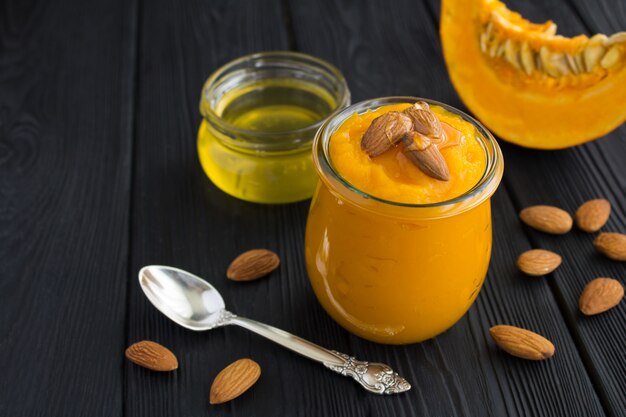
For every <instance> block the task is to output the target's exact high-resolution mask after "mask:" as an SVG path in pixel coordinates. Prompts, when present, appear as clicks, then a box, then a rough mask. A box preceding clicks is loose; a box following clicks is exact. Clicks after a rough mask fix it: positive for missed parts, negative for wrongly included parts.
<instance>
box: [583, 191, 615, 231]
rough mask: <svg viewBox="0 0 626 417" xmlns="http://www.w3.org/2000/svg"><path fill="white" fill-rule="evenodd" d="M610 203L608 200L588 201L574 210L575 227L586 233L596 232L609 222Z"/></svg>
mask: <svg viewBox="0 0 626 417" xmlns="http://www.w3.org/2000/svg"><path fill="white" fill-rule="evenodd" d="M610 215H611V203H609V201H608V200H604V199H597V200H589V201H587V202H585V203H584V204H583V205H581V206H580V207H579V208H578V210H576V215H575V216H574V217H575V219H576V225H577V226H578V228H579V229H580V230H583V231H585V232H588V233H593V232H597V231H598V230H600V229H601V228H602V226H604V225H605V224H606V222H607V220H609V216H610Z"/></svg>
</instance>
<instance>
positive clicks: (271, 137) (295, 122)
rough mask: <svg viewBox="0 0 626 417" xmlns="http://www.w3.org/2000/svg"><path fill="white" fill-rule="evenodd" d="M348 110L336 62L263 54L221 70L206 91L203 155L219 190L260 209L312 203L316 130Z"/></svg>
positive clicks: (289, 54)
mask: <svg viewBox="0 0 626 417" xmlns="http://www.w3.org/2000/svg"><path fill="white" fill-rule="evenodd" d="M349 104H350V91H349V90H348V86H347V84H346V81H345V79H344V77H343V75H342V74H341V72H339V70H338V69H336V68H335V67H334V66H332V65H331V64H329V63H327V62H325V61H323V60H321V59H318V58H315V57H312V56H309V55H305V54H301V53H295V52H280V51H277V52H264V53H258V54H253V55H248V56H244V57H241V58H239V59H236V60H234V61H232V62H230V63H228V64H226V65H225V66H223V67H222V68H220V69H218V70H217V71H216V72H215V73H213V75H211V77H210V78H209V79H208V80H207V81H206V83H205V85H204V87H203V89H202V97H201V100H200V112H201V113H202V116H203V121H202V124H201V126H200V130H199V132H198V155H199V158H200V162H201V164H202V167H203V169H204V171H205V173H206V174H207V176H208V177H209V178H210V179H211V181H213V183H214V184H215V185H216V186H217V187H219V188H220V189H221V190H222V191H224V192H226V193H228V194H230V195H232V196H234V197H237V198H240V199H242V200H247V201H252V202H256V203H289V202H294V201H300V200H304V199H307V198H310V197H311V195H312V194H313V190H314V189H315V184H316V183H317V175H316V173H315V168H314V166H313V161H312V159H311V144H312V142H313V137H314V136H315V132H316V131H317V130H318V129H319V127H320V126H321V125H322V123H323V122H324V121H325V120H326V119H327V117H328V116H329V115H330V114H332V113H333V112H334V111H336V110H339V109H342V108H344V107H346V106H348V105H349Z"/></svg>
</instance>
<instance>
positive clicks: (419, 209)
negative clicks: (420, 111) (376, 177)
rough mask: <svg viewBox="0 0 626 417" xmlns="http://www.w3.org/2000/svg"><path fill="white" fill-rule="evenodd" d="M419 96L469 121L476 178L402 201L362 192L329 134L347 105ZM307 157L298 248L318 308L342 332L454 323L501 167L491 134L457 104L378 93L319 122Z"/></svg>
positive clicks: (487, 225) (387, 333) (483, 244)
mask: <svg viewBox="0 0 626 417" xmlns="http://www.w3.org/2000/svg"><path fill="white" fill-rule="evenodd" d="M416 101H426V102H427V103H429V104H432V105H438V106H441V107H443V108H444V109H446V110H448V111H450V112H452V113H454V114H456V115H458V116H460V117H461V118H462V119H463V120H465V121H467V122H469V123H471V124H472V125H473V126H474V127H475V129H476V138H477V140H479V141H480V143H481V146H482V148H483V150H484V152H485V160H486V168H485V171H484V173H483V175H482V178H481V179H480V181H479V182H478V183H477V184H476V185H475V186H473V187H472V188H471V189H469V190H467V191H466V192H465V193H464V194H463V195H460V196H458V197H455V198H452V199H451V200H448V201H443V202H440V203H434V204H423V205H420V204H403V203H398V202H392V201H386V200H382V199H379V198H377V197H374V196H372V195H368V194H367V193H365V192H363V191H361V190H359V189H357V188H355V187H354V186H352V185H351V184H350V183H348V182H347V181H346V180H345V179H343V178H342V177H341V175H340V174H339V173H338V172H337V171H336V170H335V169H334V167H333V164H332V161H331V160H330V153H329V143H330V138H331V135H332V134H333V132H334V131H335V130H336V129H337V128H338V127H339V126H341V125H342V124H343V122H344V121H345V120H346V119H347V118H348V117H350V116H351V115H353V114H354V113H358V114H362V113H363V112H366V111H367V110H370V109H376V108H378V107H381V106H385V105H389V104H398V103H414V102H416ZM313 160H314V163H315V167H316V169H317V173H318V174H319V177H320V179H321V181H320V182H319V185H318V187H317V189H316V191H315V194H314V196H313V200H312V202H311V208H310V211H309V216H308V221H307V228H306V238H305V256H306V265H307V271H308V274H309V278H310V281H311V285H312V287H313V290H314V291H315V294H316V296H317V298H318V300H319V302H320V303H321V304H322V306H323V307H324V309H325V310H326V311H327V312H328V313H329V314H330V316H331V317H333V319H335V321H337V322H338V323H339V324H340V325H342V326H343V327H345V328H346V329H347V330H349V331H350V332H352V333H354V334H355V335H357V336H361V337H363V338H365V339H368V340H371V341H374V342H379V343H390V344H404V343H414V342H420V341H423V340H426V339H429V338H432V337H434V336H436V335H438V334H439V333H441V332H443V331H445V330H446V329H448V328H449V327H451V326H452V325H453V324H454V323H456V322H457V321H458V320H459V319H460V318H461V317H462V316H463V315H464V314H465V312H466V311H467V310H468V309H469V308H470V306H471V305H472V303H473V302H474V300H475V299H476V296H477V295H478V292H479V291H480V289H481V287H482V284H483V281H484V279H485V275H486V273H487V268H488V265H489V260H490V256H491V244H492V242H491V239H492V236H491V204H490V197H491V196H492V195H493V193H494V192H495V190H496V188H497V187H498V185H499V183H500V180H501V179H502V174H503V160H502V153H501V151H500V148H499V146H498V144H497V143H496V141H495V139H494V138H493V136H492V135H491V134H490V133H489V132H488V131H487V129H485V128H484V127H483V126H482V125H481V124H480V123H478V122H477V121H476V120H474V119H473V118H471V117H470V116H468V115H466V114H465V113H463V112H461V111H459V110H457V109H454V108H452V107H450V106H447V105H445V104H442V103H438V102H435V101H432V100H425V99H422V98H416V97H386V98H380V99H374V100H369V101H365V102H361V103H358V104H355V105H353V106H350V107H349V108H347V109H345V110H343V111H341V112H340V113H338V114H335V115H334V116H333V117H332V118H330V119H329V120H328V121H326V123H324V125H323V126H322V127H321V128H320V130H319V132H318V133H317V136H316V138H315V142H314V144H313Z"/></svg>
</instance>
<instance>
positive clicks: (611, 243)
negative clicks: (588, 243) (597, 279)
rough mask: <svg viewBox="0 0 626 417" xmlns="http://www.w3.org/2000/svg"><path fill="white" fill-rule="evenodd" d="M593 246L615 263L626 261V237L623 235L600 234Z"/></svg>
mask: <svg viewBox="0 0 626 417" xmlns="http://www.w3.org/2000/svg"><path fill="white" fill-rule="evenodd" d="M593 246H595V247H596V249H597V250H598V251H600V252H601V253H602V254H604V255H605V256H606V257H607V258H610V259H613V260H614V261H626V235H623V234H621V233H600V235H599V236H598V237H597V238H596V240H594V241H593Z"/></svg>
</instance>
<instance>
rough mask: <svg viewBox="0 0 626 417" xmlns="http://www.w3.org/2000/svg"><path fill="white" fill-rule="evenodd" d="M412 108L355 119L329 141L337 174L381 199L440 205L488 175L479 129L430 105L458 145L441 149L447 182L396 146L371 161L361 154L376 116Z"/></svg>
mask: <svg viewBox="0 0 626 417" xmlns="http://www.w3.org/2000/svg"><path fill="white" fill-rule="evenodd" d="M409 106H410V104H394V105H389V106H384V107H381V108H378V109H377V110H375V111H369V112H367V113H364V114H360V115H359V114H354V115H353V116H351V117H350V118H348V119H347V120H346V121H345V122H344V123H343V124H342V125H341V127H339V129H337V131H336V132H335V133H333V135H332V136H331V139H330V159H331V163H332V164H333V165H334V167H335V169H336V170H337V171H338V172H339V174H340V175H341V176H343V178H344V179H346V180H347V181H348V182H349V183H350V184H352V185H353V186H354V187H355V188H358V189H359V190H361V191H364V192H366V193H368V194H370V195H373V196H375V197H378V198H381V199H383V200H389V201H396V202H402V203H411V204H427V203H437V202H441V201H445V200H450V199H452V198H454V197H457V196H459V195H461V194H463V193H465V192H466V191H467V190H469V189H471V188H472V187H473V186H474V185H476V184H477V183H478V181H479V180H480V178H481V177H482V175H483V172H484V171H485V165H486V161H485V152H484V150H483V148H482V146H481V145H480V143H479V142H478V141H477V140H476V137H475V136H476V129H475V128H474V126H473V125H471V124H470V123H468V122H466V121H464V120H462V119H461V118H460V117H459V116H457V115H455V114H452V113H450V112H448V111H446V110H444V109H443V108H441V107H438V106H431V109H432V110H433V112H434V113H435V114H436V115H437V117H439V120H441V122H442V126H443V127H444V131H445V132H446V137H448V138H449V140H450V141H452V142H455V143H445V144H444V145H443V146H441V145H440V149H441V153H442V155H443V157H444V158H445V160H446V162H447V164H448V169H449V170H450V180H449V181H438V180H436V179H434V178H431V177H429V176H428V175H426V174H424V173H423V172H422V171H420V170H419V168H417V167H416V166H415V165H414V164H413V163H412V162H411V161H410V160H409V159H408V158H407V157H406V156H404V154H403V153H402V151H401V146H397V147H395V148H393V149H391V150H389V151H387V152H385V153H384V154H382V155H380V156H377V157H375V158H373V159H370V158H369V157H368V156H367V154H366V153H365V152H363V151H362V150H361V138H362V137H363V134H364V133H365V131H366V130H367V128H368V127H369V126H370V124H371V123H372V120H374V119H375V118H376V117H378V116H380V115H381V114H383V113H386V112H388V111H392V110H396V111H402V110H404V109H405V108H407V107H409Z"/></svg>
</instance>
